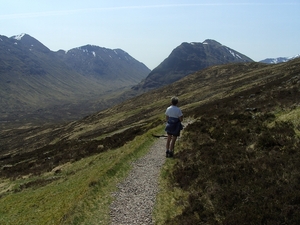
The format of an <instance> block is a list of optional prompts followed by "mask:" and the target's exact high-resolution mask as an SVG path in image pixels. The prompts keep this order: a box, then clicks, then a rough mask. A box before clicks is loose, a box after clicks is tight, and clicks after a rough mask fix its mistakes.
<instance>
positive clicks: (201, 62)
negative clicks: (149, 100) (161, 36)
mask: <svg viewBox="0 0 300 225" xmlns="http://www.w3.org/2000/svg"><path fill="white" fill-rule="evenodd" d="M238 62H253V60H252V59H250V58H249V57H247V56H245V55H243V54H242V53H239V52H237V51H235V50H233V49H231V48H229V47H227V46H225V45H222V44H220V43H219V42H217V41H215V40H211V39H208V40H205V41H204V42H202V43H200V42H192V43H186V42H184V43H182V44H181V45H179V46H178V47H177V48H175V49H174V50H173V51H172V52H171V54H170V55H169V57H168V58H166V59H165V60H164V61H163V62H162V63H161V64H160V65H159V66H157V67H156V68H155V69H153V70H152V71H151V73H150V74H149V75H148V76H147V77H146V78H145V79H144V80H143V81H142V82H141V83H140V84H138V85H136V86H134V87H133V89H134V90H149V89H154V88H158V87H161V86H164V85H168V84H171V83H173V82H175V81H177V80H180V79H181V78H183V77H185V76H187V75H189V74H191V73H194V72H196V71H199V70H202V69H205V68H207V67H210V66H213V65H221V64H228V63H238Z"/></svg>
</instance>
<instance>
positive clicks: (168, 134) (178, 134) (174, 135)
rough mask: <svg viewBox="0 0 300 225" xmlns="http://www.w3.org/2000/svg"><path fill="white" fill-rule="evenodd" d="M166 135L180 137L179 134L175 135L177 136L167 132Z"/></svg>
mask: <svg viewBox="0 0 300 225" xmlns="http://www.w3.org/2000/svg"><path fill="white" fill-rule="evenodd" d="M167 134H168V135H171V136H177V137H179V136H180V132H179V133H177V134H171V133H169V132H167Z"/></svg>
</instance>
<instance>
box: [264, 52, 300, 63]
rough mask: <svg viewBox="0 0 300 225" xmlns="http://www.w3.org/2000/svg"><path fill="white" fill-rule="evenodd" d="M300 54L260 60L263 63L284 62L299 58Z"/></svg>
mask: <svg viewBox="0 0 300 225" xmlns="http://www.w3.org/2000/svg"><path fill="white" fill-rule="evenodd" d="M299 57H300V54H298V55H295V56H291V57H278V58H267V59H264V60H261V61H259V62H261V63H267V64H278V63H284V62H288V61H290V60H293V59H296V58H299Z"/></svg>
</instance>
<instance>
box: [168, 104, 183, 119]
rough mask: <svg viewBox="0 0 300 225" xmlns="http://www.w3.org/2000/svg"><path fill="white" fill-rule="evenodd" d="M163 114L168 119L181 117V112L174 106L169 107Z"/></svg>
mask: <svg viewBox="0 0 300 225" xmlns="http://www.w3.org/2000/svg"><path fill="white" fill-rule="evenodd" d="M165 114H166V116H168V117H174V118H179V117H181V116H183V114H182V112H181V110H180V109H179V108H178V107H177V106H175V105H171V106H169V107H168V108H167V110H166V112H165Z"/></svg>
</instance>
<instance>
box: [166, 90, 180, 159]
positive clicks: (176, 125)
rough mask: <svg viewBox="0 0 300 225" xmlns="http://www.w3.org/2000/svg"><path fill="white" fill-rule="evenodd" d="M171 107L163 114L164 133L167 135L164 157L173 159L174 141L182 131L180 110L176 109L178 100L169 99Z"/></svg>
mask: <svg viewBox="0 0 300 225" xmlns="http://www.w3.org/2000/svg"><path fill="white" fill-rule="evenodd" d="M171 104H172V105H171V106H169V107H168V108H167V110H166V112H165V115H166V121H167V124H166V128H165V131H166V132H167V134H168V138H167V144H166V157H173V155H174V146H175V141H176V139H177V137H178V136H180V130H182V128H183V127H182V124H181V122H182V120H183V114H182V112H181V109H180V108H179V107H177V104H178V98H177V97H175V96H174V97H172V98H171Z"/></svg>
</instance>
